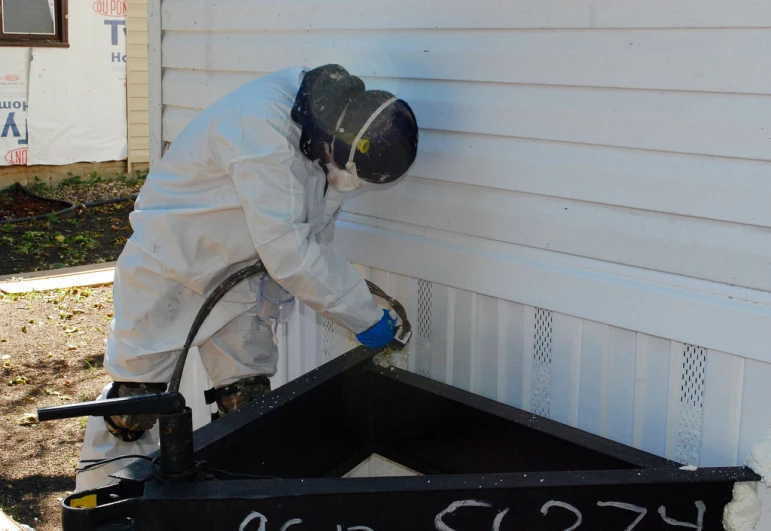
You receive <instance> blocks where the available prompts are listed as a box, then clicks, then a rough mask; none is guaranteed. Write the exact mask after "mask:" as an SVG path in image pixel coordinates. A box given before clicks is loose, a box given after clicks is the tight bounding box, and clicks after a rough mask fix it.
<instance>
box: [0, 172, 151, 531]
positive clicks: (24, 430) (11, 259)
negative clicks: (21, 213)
mask: <svg viewBox="0 0 771 531" xmlns="http://www.w3.org/2000/svg"><path fill="white" fill-rule="evenodd" d="M143 182H144V179H143V177H142V176H139V178H136V177H134V178H131V179H127V178H122V179H117V180H103V179H102V178H100V177H99V176H97V175H92V176H90V177H88V178H80V177H73V178H72V179H70V180H68V181H66V182H65V183H64V184H63V185H62V186H60V187H57V188H55V189H46V188H45V186H43V185H42V184H41V185H39V186H37V187H35V188H34V189H33V192H34V193H36V194H38V195H42V196H45V197H52V198H60V199H66V200H68V201H71V202H74V203H78V204H83V203H88V202H92V201H100V200H105V199H113V198H119V197H127V196H131V195H134V194H136V193H138V191H139V189H140V187H141V185H142V184H143ZM11 208H12V207H11V206H10V205H6V211H8V210H10V209H11ZM79 210H80V211H79V213H78V215H77V216H75V217H73V218H70V219H57V218H56V216H50V217H48V218H46V219H44V220H38V221H30V222H24V223H13V224H9V223H4V224H0V275H6V274H13V273H25V272H31V271H38V270H48V269H57V268H61V267H67V266H73V265H84V264H94V263H102V262H107V261H112V260H115V259H116V258H117V256H118V255H119V254H120V251H121V250H122V248H123V245H124V244H125V242H126V239H128V238H129V237H130V235H131V227H130V225H129V222H128V216H129V214H130V212H131V211H132V210H133V201H131V200H129V201H125V202H120V203H114V204H108V205H103V206H93V207H89V208H85V209H82V208H81V209H79ZM6 217H7V216H6ZM112 310H113V307H112V286H111V285H109V286H100V287H96V288H79V289H68V290H58V291H50V292H42V293H30V294H26V295H8V294H2V293H0V434H2V437H0V508H2V510H3V511H4V512H6V513H7V514H9V515H10V516H12V517H13V518H14V519H16V520H17V521H18V522H20V523H23V524H26V525H28V526H30V527H32V528H34V529H36V530H37V531H54V530H58V529H61V525H60V517H61V511H60V508H59V502H60V500H61V498H63V497H65V496H66V495H67V494H68V493H69V492H71V491H72V490H73V489H74V488H75V479H74V478H75V469H76V467H77V464H78V456H79V455H80V450H81V445H82V442H83V435H84V433H85V426H86V418H85V417H83V418H79V419H67V420H59V421H50V422H46V423H42V424H41V423H38V422H37V418H36V416H35V413H36V410H37V408H38V407H45V406H52V405H59V404H65V403H72V402H81V401H87V400H93V399H95V398H96V397H97V396H98V395H99V393H100V392H101V390H102V388H103V387H104V386H105V385H106V384H107V383H108V382H109V381H110V379H109V377H107V375H106V374H105V372H104V369H103V366H102V362H103V358H104V342H105V339H106V337H107V329H108V326H109V322H110V318H111V316H112Z"/></svg>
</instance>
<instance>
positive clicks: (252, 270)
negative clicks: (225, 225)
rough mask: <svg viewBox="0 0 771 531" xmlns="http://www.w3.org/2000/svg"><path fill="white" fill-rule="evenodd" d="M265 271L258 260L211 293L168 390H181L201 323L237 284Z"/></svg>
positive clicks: (187, 342)
mask: <svg viewBox="0 0 771 531" xmlns="http://www.w3.org/2000/svg"><path fill="white" fill-rule="evenodd" d="M263 271H265V266H263V265H262V262H257V263H256V264H253V265H250V266H246V267H245V268H243V269H239V270H238V271H236V272H235V273H233V274H232V275H230V276H229V277H228V278H226V279H225V280H223V281H222V283H221V284H220V285H219V286H217V288H216V289H215V290H214V291H213V292H212V293H211V295H209V296H208V297H207V298H206V300H205V301H204V303H203V306H201V309H200V310H198V314H197V315H196V316H195V320H194V321H193V326H191V327H190V333H188V335H187V340H186V341H185V345H184V346H183V347H182V352H181V353H180V354H179V359H177V364H176V365H175V366H174V372H173V373H172V374H171V380H169V388H168V390H167V392H169V393H176V392H178V391H179V384H180V383H181V382H182V371H183V370H184V368H185V361H187V353H188V351H189V350H190V346H191V345H192V344H193V340H194V339H195V336H196V335H197V334H198V330H199V329H200V328H201V325H202V324H203V322H204V320H205V319H206V317H207V316H208V315H209V313H210V312H211V311H212V309H213V308H214V306H216V305H217V303H218V302H219V301H220V299H221V298H222V297H224V296H225V294H226V293H227V292H228V291H230V290H231V289H232V288H234V287H235V286H236V285H238V284H240V283H241V282H243V281H244V280H246V279H247V278H249V277H251V276H253V275H256V274H257V273H262V272H263Z"/></svg>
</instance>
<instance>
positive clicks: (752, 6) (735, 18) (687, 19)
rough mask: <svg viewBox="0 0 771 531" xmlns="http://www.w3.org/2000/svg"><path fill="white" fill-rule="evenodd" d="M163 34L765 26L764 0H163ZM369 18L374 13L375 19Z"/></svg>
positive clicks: (768, 19)
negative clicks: (674, 0) (191, 31)
mask: <svg viewBox="0 0 771 531" xmlns="http://www.w3.org/2000/svg"><path fill="white" fill-rule="evenodd" d="M161 9H162V15H161V17H162V23H163V28H164V29H210V28H216V29H227V30H235V29H258V28H264V29H298V30H307V29H321V28H324V29H348V28H358V29H408V28H441V29H449V28H501V27H508V28H629V27H632V28H650V27H654V28H663V27H675V28H679V27H734V26H743V27H759V26H771V12H770V11H769V9H768V4H767V2H766V1H765V0H736V1H734V2H730V0H722V1H716V2H702V1H700V0H681V1H680V2H677V3H672V2H668V1H667V0H647V1H646V2H640V3H636V4H635V5H634V6H633V7H632V6H630V5H629V3H628V2H624V1H623V0H593V1H591V2H574V1H571V0H511V1H508V2H468V1H467V0H430V1H428V0H427V1H423V2H415V1H411V0H391V1H387V2H385V1H381V2H375V3H372V2H368V3H360V2H351V1H341V0H337V1H335V0H332V1H330V2H325V3H324V4H319V3H318V2H317V1H316V0H292V1H289V0H284V1H282V2H253V1H250V0H220V1H219V2H216V3H214V2H211V0H164V1H163V4H162V6H161ZM375 13H376V15H375Z"/></svg>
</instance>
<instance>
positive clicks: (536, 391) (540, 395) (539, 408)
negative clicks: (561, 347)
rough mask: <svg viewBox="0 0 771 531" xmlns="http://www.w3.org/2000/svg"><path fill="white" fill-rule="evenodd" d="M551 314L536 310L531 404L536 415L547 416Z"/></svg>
mask: <svg viewBox="0 0 771 531" xmlns="http://www.w3.org/2000/svg"><path fill="white" fill-rule="evenodd" d="M551 337H552V312H550V311H549V310H543V309H541V308H537V309H536V311H535V337H534V341H533V397H532V398H533V403H532V411H533V413H535V414H536V415H541V416H544V417H547V416H548V415H549V394H550V393H549V387H550V379H551Z"/></svg>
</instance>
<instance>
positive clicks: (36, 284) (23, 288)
mask: <svg viewBox="0 0 771 531" xmlns="http://www.w3.org/2000/svg"><path fill="white" fill-rule="evenodd" d="M114 275H115V262H106V263H104V264H94V265H87V266H76V267H66V268H62V269H56V270H52V271H36V272H33V273H21V274H14V275H5V276H1V277H0V292H3V293H27V292H30V291H47V290H53V289H65V288H74V287H85V286H98V285H100V284H111V283H112V281H113V278H114Z"/></svg>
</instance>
